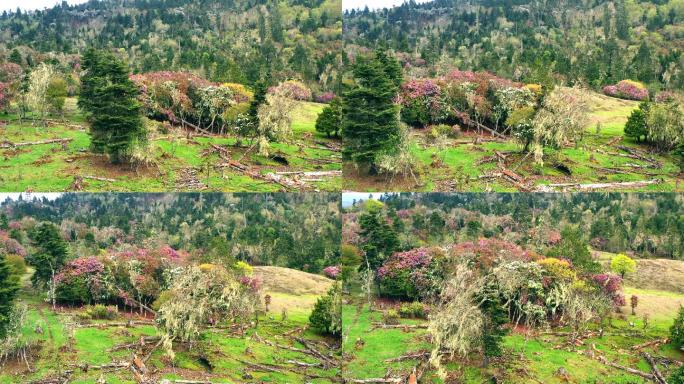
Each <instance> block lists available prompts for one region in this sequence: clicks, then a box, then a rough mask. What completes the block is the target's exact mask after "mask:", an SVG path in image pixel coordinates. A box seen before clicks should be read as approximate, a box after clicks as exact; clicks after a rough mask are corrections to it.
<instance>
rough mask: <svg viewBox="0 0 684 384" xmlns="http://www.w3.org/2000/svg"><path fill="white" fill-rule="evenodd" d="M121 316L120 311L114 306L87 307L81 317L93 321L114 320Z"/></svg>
mask: <svg viewBox="0 0 684 384" xmlns="http://www.w3.org/2000/svg"><path fill="white" fill-rule="evenodd" d="M118 315H119V312H118V310H117V309H116V307H115V306H113V305H108V306H105V305H102V304H95V305H88V306H87V307H85V309H84V310H83V312H81V317H82V318H84V319H91V320H113V319H116V317H117V316H118Z"/></svg>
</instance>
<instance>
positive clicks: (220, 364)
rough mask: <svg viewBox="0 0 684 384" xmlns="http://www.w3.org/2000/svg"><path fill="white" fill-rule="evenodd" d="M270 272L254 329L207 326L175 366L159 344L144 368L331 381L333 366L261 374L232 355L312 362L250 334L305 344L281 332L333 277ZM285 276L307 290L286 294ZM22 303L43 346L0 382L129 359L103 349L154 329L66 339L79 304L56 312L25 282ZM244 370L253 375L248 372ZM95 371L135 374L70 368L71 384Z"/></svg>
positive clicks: (298, 321)
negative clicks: (267, 300) (264, 310)
mask: <svg viewBox="0 0 684 384" xmlns="http://www.w3.org/2000/svg"><path fill="white" fill-rule="evenodd" d="M255 273H256V274H257V275H259V274H261V271H260V269H259V268H256V269H255ZM271 273H272V274H277V275H279V276H280V277H281V279H278V280H277V281H278V283H276V284H273V283H271V284H267V285H266V286H265V292H264V294H271V296H272V297H273V299H272V303H273V304H272V305H271V311H270V312H269V313H268V314H266V315H265V316H264V315H262V316H261V319H260V322H259V326H258V328H257V329H253V328H251V329H249V330H248V331H247V332H246V334H245V337H240V336H238V335H234V334H230V333H228V332H229V331H226V330H217V331H215V332H205V333H204V335H203V337H205V343H204V344H205V345H206V346H207V347H206V348H204V349H203V350H202V351H200V349H195V350H192V351H188V350H185V349H183V348H182V347H179V348H176V360H175V366H174V367H170V366H169V365H170V364H169V361H168V358H167V357H165V356H164V355H163V353H162V351H161V350H157V351H156V352H155V353H154V354H153V355H152V357H151V359H150V360H149V361H148V363H147V365H148V367H150V368H153V367H154V368H156V369H158V370H159V373H158V375H157V378H158V379H161V378H175V379H193V380H198V379H202V380H211V381H212V382H216V383H235V382H244V383H261V382H269V383H295V382H304V377H307V375H312V376H320V378H315V379H312V380H310V382H312V383H330V382H332V379H331V378H333V377H334V376H335V375H337V374H339V371H338V370H336V369H330V370H323V369H320V368H307V369H304V370H301V373H300V374H297V373H294V372H289V371H286V372H284V373H275V372H260V371H255V370H252V369H250V368H248V367H247V366H246V365H245V364H243V363H242V362H240V361H238V359H239V360H243V361H247V362H252V363H258V364H270V363H277V364H280V365H288V364H287V363H285V362H286V361H287V360H289V359H292V360H297V361H304V362H311V363H313V362H315V361H314V360H312V359H311V358H310V357H309V356H308V355H304V354H301V353H298V352H293V351H289V350H283V349H277V348H275V347H271V346H268V345H265V344H262V343H259V342H257V341H256V340H254V339H252V338H251V336H253V335H254V334H255V333H258V335H259V336H260V337H262V338H265V339H269V340H271V341H276V342H278V343H280V344H290V345H292V346H294V347H297V348H303V346H302V345H300V344H299V343H297V342H296V341H293V340H291V339H288V338H285V337H282V334H283V333H284V332H287V331H290V330H294V329H297V328H301V327H303V326H305V325H306V324H308V316H309V313H310V311H311V308H312V307H313V304H314V303H315V301H316V299H317V297H318V295H317V294H316V293H321V292H325V291H326V290H327V288H328V287H329V286H330V284H332V282H331V281H330V280H328V279H325V278H322V277H320V276H317V275H311V274H306V273H304V272H299V271H292V270H289V269H286V268H279V269H275V270H273V269H272V270H271ZM288 277H289V279H288ZM291 277H297V278H298V279H299V280H294V279H292V278H291ZM283 282H288V283H287V284H290V285H291V284H292V283H293V282H297V283H298V284H299V283H303V284H305V285H307V286H309V287H310V290H309V291H308V294H307V295H301V296H300V295H297V294H295V293H288V292H294V291H293V290H292V289H291V288H288V287H287V286H286V285H283V284H282V283H283ZM295 291H296V289H295ZM20 301H21V302H23V303H25V304H26V305H28V306H29V316H28V321H27V323H26V326H25V327H24V330H23V333H24V335H25V337H26V338H27V339H30V340H36V341H39V342H40V345H41V347H40V349H39V350H37V351H36V352H35V355H34V359H30V362H31V368H32V369H33V370H34V371H33V372H27V371H26V366H25V365H24V363H23V362H10V363H8V364H7V365H6V366H4V367H3V369H2V370H1V371H0V383H1V384H10V383H16V382H27V381H30V380H36V379H39V378H45V377H49V376H50V375H54V374H55V372H57V371H61V370H66V369H73V368H74V367H73V364H77V363H78V364H81V363H87V364H90V365H98V364H105V363H109V362H112V361H116V360H130V356H131V351H127V350H121V351H117V352H113V353H109V352H107V350H108V349H109V348H111V347H113V346H115V345H118V344H124V343H131V342H135V341H136V340H137V339H139V337H140V336H141V335H147V336H153V335H155V328H154V327H153V326H138V327H135V328H123V327H110V328H104V329H99V328H77V329H75V330H74V331H73V337H70V334H71V331H70V330H69V328H68V326H66V325H65V324H67V323H69V322H71V321H74V316H75V315H76V314H77V313H78V312H79V309H66V310H65V309H63V310H61V311H58V312H55V311H53V310H52V309H51V308H50V306H49V305H47V304H46V303H44V302H43V301H42V300H41V298H40V297H39V296H38V295H36V293H35V292H33V290H32V289H31V288H30V287H29V286H26V287H25V289H24V290H23V292H22V295H21V300H20ZM282 308H287V312H288V318H287V320H285V321H283V320H281V309H282ZM276 309H277V311H276ZM118 321H121V319H119V320H118ZM37 325H40V326H41V327H42V328H43V329H44V330H45V332H44V333H43V334H42V335H39V334H37V333H36V332H35V331H34V330H35V328H36V326H37ZM300 336H301V337H303V338H304V339H307V340H312V341H316V340H323V339H322V338H321V337H320V336H318V335H317V334H315V333H314V332H312V331H311V330H308V329H307V330H304V331H303V332H302V333H301V335H300ZM327 341H328V342H330V341H329V340H327ZM200 355H203V356H204V357H205V358H206V359H207V360H209V361H210V362H211V364H212V365H213V369H211V370H210V369H208V368H207V367H206V366H205V365H204V364H203V363H202V362H201V361H200V359H199V356H200ZM247 374H248V375H249V376H251V377H252V378H251V379H250V378H248V377H249V376H248V375H247ZM100 375H102V376H103V377H104V378H105V379H106V382H107V383H135V379H134V377H133V376H132V374H131V373H130V372H129V371H127V370H119V371H114V372H109V373H102V372H101V371H94V370H93V371H90V372H81V371H80V370H76V372H75V374H74V375H73V376H72V380H71V381H70V382H71V383H95V381H96V380H97V379H98V378H100Z"/></svg>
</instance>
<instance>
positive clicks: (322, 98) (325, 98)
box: [315, 92, 335, 104]
mask: <svg viewBox="0 0 684 384" xmlns="http://www.w3.org/2000/svg"><path fill="white" fill-rule="evenodd" d="M334 98H335V93H333V92H323V93H320V94H318V95H316V98H315V100H316V102H317V103H324V104H328V103H330V102H331V101H333V99H334Z"/></svg>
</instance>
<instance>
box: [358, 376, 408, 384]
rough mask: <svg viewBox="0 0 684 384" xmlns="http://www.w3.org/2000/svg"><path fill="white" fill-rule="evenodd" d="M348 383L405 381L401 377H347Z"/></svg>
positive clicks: (367, 383)
mask: <svg viewBox="0 0 684 384" xmlns="http://www.w3.org/2000/svg"><path fill="white" fill-rule="evenodd" d="M345 381H346V382H347V383H356V384H384V383H389V384H399V383H401V382H403V381H404V379H402V378H401V377H388V378H380V377H376V378H372V379H346V380H345Z"/></svg>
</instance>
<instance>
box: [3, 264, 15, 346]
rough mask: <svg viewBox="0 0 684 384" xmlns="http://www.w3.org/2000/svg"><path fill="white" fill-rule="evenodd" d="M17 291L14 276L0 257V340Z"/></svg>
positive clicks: (5, 331) (4, 333)
mask: <svg viewBox="0 0 684 384" xmlns="http://www.w3.org/2000/svg"><path fill="white" fill-rule="evenodd" d="M18 291H19V283H18V281H17V279H16V276H14V275H13V274H12V270H11V269H10V266H9V265H8V264H7V261H6V260H5V256H4V255H0V340H2V339H3V338H4V337H5V335H6V333H7V324H8V323H9V320H10V316H11V314H12V310H13V308H14V299H15V298H16V297H17V292H18Z"/></svg>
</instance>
